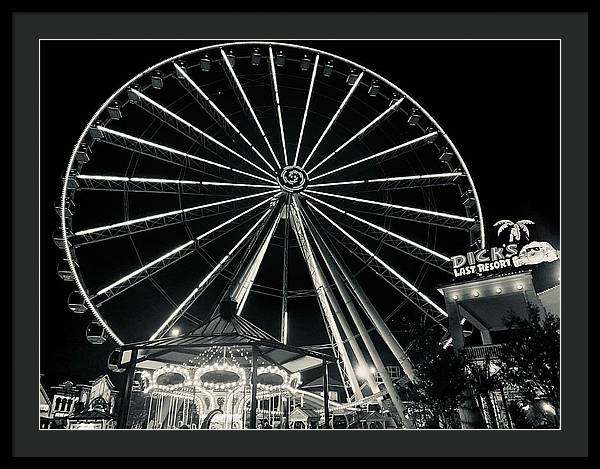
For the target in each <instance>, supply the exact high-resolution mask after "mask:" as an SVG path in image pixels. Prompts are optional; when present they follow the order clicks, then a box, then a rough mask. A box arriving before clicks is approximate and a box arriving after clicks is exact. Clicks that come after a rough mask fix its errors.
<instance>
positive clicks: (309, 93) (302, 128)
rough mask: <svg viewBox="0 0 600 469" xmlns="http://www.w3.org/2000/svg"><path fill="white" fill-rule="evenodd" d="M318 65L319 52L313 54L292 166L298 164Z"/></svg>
mask: <svg viewBox="0 0 600 469" xmlns="http://www.w3.org/2000/svg"><path fill="white" fill-rule="evenodd" d="M318 67H319V54H317V55H316V56H315V63H314V64H313V71H312V76H311V77H310V86H309V87H308V96H307V97H306V106H305V108H304V116H303V117H302V125H301V126H300V135H299V136H298V144H297V145H296V156H294V166H296V165H297V164H298V155H299V154H300V146H301V145H302V137H303V136H304V126H305V125H306V119H307V117H308V108H309V107H310V100H311V98H312V92H313V88H314V86H315V77H316V76H317V69H318Z"/></svg>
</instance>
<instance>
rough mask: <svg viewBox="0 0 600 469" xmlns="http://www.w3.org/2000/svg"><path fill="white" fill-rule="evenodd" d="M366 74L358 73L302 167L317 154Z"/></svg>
mask: <svg viewBox="0 0 600 469" xmlns="http://www.w3.org/2000/svg"><path fill="white" fill-rule="evenodd" d="M364 74H365V72H362V71H361V72H360V74H359V75H358V77H357V78H356V81H355V82H354V84H353V85H352V87H351V88H350V91H348V94H347V95H346V97H345V98H344V100H343V101H342V102H341V104H340V106H339V107H338V109H337V111H335V114H334V115H333V117H332V118H331V119H330V120H329V123H328V124H327V127H325V130H323V133H322V134H321V136H320V137H319V140H317V143H315V145H314V146H313V148H312V150H311V151H310V153H309V154H308V156H307V157H306V160H305V161H304V164H303V165H302V169H305V168H306V165H307V164H308V162H309V161H310V159H311V158H312V156H313V155H314V154H315V151H317V148H318V146H319V145H320V144H321V142H322V141H323V139H324V138H325V135H327V132H329V129H331V127H333V124H334V123H335V121H336V120H337V118H338V117H339V115H340V114H341V113H342V110H343V109H344V107H346V104H348V101H349V100H350V97H351V96H352V94H353V93H354V91H355V90H356V88H358V85H360V80H362V77H363V75H364Z"/></svg>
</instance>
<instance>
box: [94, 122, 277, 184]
mask: <svg viewBox="0 0 600 469" xmlns="http://www.w3.org/2000/svg"><path fill="white" fill-rule="evenodd" d="M96 129H97V130H98V131H99V132H100V134H101V135H100V136H98V137H95V139H96V140H99V141H102V142H105V143H108V144H110V145H113V146H115V147H119V148H123V149H125V150H131V151H135V152H137V153H140V154H142V155H146V156H150V157H152V158H156V159H159V160H162V161H166V162H169V163H173V164H176V165H178V166H183V167H184V168H190V169H191V170H193V171H198V172H201V173H204V174H206V175H209V176H211V177H215V178H220V179H224V178H223V176H221V175H220V173H219V174H217V175H215V173H211V172H209V171H208V168H209V167H212V168H218V169H219V170H223V171H232V172H234V173H238V174H243V175H244V176H247V177H251V178H254V179H258V180H261V181H265V182H267V183H269V184H272V183H273V180H272V179H267V178H264V177H262V176H257V175H255V174H252V173H248V172H246V171H242V170H241V169H236V168H234V167H232V166H228V165H225V164H221V163H217V162H216V161H211V160H207V159H206V158H201V157H199V156H195V155H191V154H189V153H186V152H184V151H180V150H176V149H175V148H171V147H167V146H165V145H161V144H159V143H154V142H151V141H149V140H145V139H143V138H139V137H135V136H133V135H129V134H126V133H123V132H119V131H117V130H113V129H109V128H107V127H104V126H97V127H96Z"/></svg>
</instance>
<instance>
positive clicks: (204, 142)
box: [131, 89, 275, 181]
mask: <svg viewBox="0 0 600 469" xmlns="http://www.w3.org/2000/svg"><path fill="white" fill-rule="evenodd" d="M131 91H132V92H133V93H134V94H135V96H136V97H137V98H138V99H136V100H134V101H133V103H134V104H136V105H137V106H138V107H140V108H142V109H143V110H144V111H146V112H148V113H149V114H151V115H153V116H154V117H156V118H157V119H159V120H161V121H162V122H164V123H166V124H167V125H169V126H170V127H172V128H173V129H175V130H177V131H178V132H179V133H181V134H182V135H185V136H186V137H188V138H189V139H191V140H192V141H194V142H196V143H198V144H199V145H200V146H201V147H202V148H205V149H206V150H209V151H210V152H212V153H213V154H214V155H216V156H218V157H220V158H223V159H225V158H224V154H223V153H224V152H226V153H229V154H231V155H234V156H236V157H237V158H239V159H240V160H242V161H244V162H245V163H246V164H249V165H250V166H252V167H253V168H255V169H256V170H258V171H260V172H261V173H263V174H265V175H266V176H268V177H269V178H271V179H272V180H273V181H275V177H274V176H273V175H272V174H271V173H269V172H268V171H266V170H264V169H263V168H261V167H260V166H258V165H257V164H255V163H253V162H252V161H250V160H249V159H248V158H246V157H244V156H242V155H241V154H239V153H238V152H237V151H235V150H233V149H232V148H230V147H228V146H227V145H225V144H224V143H222V142H220V141H219V140H217V139H216V138H214V137H212V136H210V135H208V134H207V133H206V132H203V131H202V130H200V129H199V128H198V127H196V126H195V125H193V124H191V123H189V122H188V121H186V120H185V119H183V118H181V117H179V116H178V115H177V114H175V113H174V112H172V111H170V110H169V109H167V108H166V107H164V106H162V105H161V104H159V103H157V102H156V101H154V100H152V99H151V98H149V97H148V96H146V95H145V94H143V93H141V92H139V91H137V90H135V89H132V90H131ZM225 161H226V160H225Z"/></svg>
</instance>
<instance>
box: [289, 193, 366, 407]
mask: <svg viewBox="0 0 600 469" xmlns="http://www.w3.org/2000/svg"><path fill="white" fill-rule="evenodd" d="M292 201H293V203H294V205H293V208H292V210H290V212H291V213H290V216H291V221H292V228H293V229H294V232H295V234H296V237H297V238H298V243H299V244H300V250H301V251H302V254H303V256H304V260H305V261H306V264H307V266H308V270H309V273H310V276H311V279H312V282H313V285H314V288H315V291H316V293H317V299H318V301H319V305H320V306H321V309H322V311H323V316H324V320H325V325H326V326H329V330H331V336H332V337H331V338H332V342H333V343H332V345H335V346H336V348H337V350H338V352H339V354H340V357H341V359H342V364H343V368H344V371H345V373H346V374H347V376H348V379H349V381H350V387H351V388H352V392H353V393H354V395H355V396H359V395H361V391H360V385H359V384H358V380H357V378H356V374H355V372H354V368H353V367H352V362H351V361H350V357H349V356H348V352H347V350H346V347H345V346H344V341H343V340H342V336H341V334H340V331H339V329H338V327H337V324H336V322H335V318H334V317H333V313H332V311H331V306H330V304H329V300H328V298H327V295H326V293H325V284H326V282H325V281H324V278H325V276H324V275H323V270H322V269H321V266H320V265H319V263H318V262H317V259H316V257H315V255H314V253H313V251H312V249H311V247H310V244H309V242H308V236H307V235H306V231H305V230H304V225H303V223H302V220H301V219H300V214H299V212H298V205H297V204H296V203H295V202H296V199H295V198H294V199H292ZM341 371H342V370H340V372H341ZM342 379H344V376H343V374H342Z"/></svg>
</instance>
